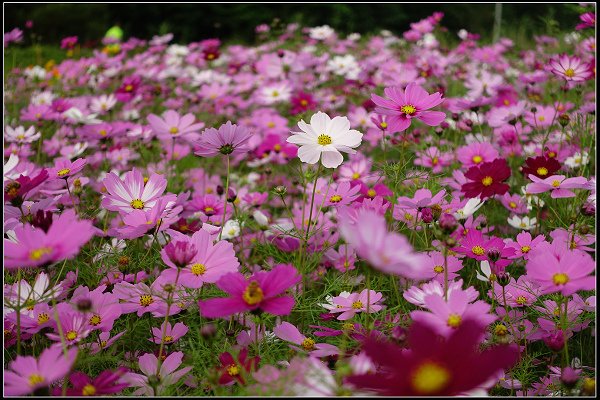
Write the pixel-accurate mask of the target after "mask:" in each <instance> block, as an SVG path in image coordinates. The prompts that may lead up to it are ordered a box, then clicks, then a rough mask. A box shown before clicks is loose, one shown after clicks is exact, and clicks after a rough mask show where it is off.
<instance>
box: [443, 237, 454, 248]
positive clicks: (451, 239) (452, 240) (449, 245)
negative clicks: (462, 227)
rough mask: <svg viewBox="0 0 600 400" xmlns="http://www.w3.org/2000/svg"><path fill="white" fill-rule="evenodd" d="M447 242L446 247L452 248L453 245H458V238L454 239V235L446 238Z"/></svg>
mask: <svg viewBox="0 0 600 400" xmlns="http://www.w3.org/2000/svg"><path fill="white" fill-rule="evenodd" d="M445 244H446V247H450V248H452V247H454V246H456V239H454V238H453V237H449V238H448V239H446V242H445Z"/></svg>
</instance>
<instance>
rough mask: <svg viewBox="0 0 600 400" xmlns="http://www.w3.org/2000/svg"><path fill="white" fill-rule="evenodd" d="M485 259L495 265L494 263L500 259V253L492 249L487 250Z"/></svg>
mask: <svg viewBox="0 0 600 400" xmlns="http://www.w3.org/2000/svg"><path fill="white" fill-rule="evenodd" d="M487 258H488V260H490V261H491V262H493V263H495V262H496V261H498V260H499V259H500V251H499V250H498V249H493V248H492V249H489V250H488V251H487Z"/></svg>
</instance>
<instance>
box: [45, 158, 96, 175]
mask: <svg viewBox="0 0 600 400" xmlns="http://www.w3.org/2000/svg"><path fill="white" fill-rule="evenodd" d="M86 163H87V161H86V159H85V158H78V159H77V160H75V161H73V162H71V161H70V160H69V159H64V158H60V159H57V160H56V162H55V164H54V168H49V169H48V180H52V179H67V178H69V177H71V176H73V175H75V174H77V173H78V172H80V171H81V170H82V169H83V167H85V165H86Z"/></svg>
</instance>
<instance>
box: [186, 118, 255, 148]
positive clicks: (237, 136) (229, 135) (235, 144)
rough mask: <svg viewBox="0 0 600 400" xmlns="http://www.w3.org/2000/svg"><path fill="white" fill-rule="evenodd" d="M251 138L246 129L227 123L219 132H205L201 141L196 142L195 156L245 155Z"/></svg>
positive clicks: (211, 129)
mask: <svg viewBox="0 0 600 400" xmlns="http://www.w3.org/2000/svg"><path fill="white" fill-rule="evenodd" d="M251 137H252V135H251V134H250V132H249V131H248V130H247V129H246V128H244V127H242V126H238V125H235V124H232V123H231V121H227V123H225V124H223V125H221V126H220V127H219V129H218V130H217V129H215V128H208V129H205V130H204V132H203V133H202V136H201V137H200V140H199V141H198V142H196V146H197V147H196V151H195V154H196V155H198V156H202V157H213V156H216V155H218V154H223V155H227V156H230V155H231V156H234V155H237V154H243V153H244V152H246V151H248V141H249V140H250V138H251Z"/></svg>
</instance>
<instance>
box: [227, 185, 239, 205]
mask: <svg viewBox="0 0 600 400" xmlns="http://www.w3.org/2000/svg"><path fill="white" fill-rule="evenodd" d="M235 199H237V194H236V193H235V190H233V189H232V188H229V189H227V201H228V202H230V203H233V202H234V201H235Z"/></svg>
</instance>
